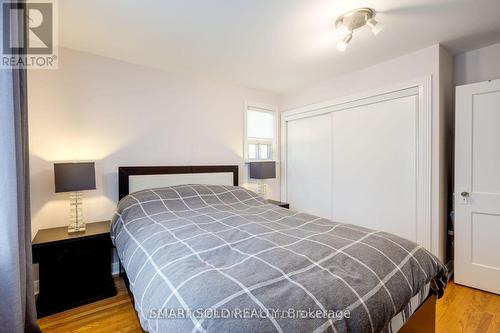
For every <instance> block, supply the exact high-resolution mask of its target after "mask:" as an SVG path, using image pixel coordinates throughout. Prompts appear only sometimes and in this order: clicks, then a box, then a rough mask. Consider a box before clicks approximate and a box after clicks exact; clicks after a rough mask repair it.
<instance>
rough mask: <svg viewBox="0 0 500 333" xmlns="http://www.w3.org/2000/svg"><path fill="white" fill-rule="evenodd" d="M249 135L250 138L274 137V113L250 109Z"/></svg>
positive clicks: (248, 117) (248, 118)
mask: <svg viewBox="0 0 500 333" xmlns="http://www.w3.org/2000/svg"><path fill="white" fill-rule="evenodd" d="M247 136H248V137H249V138H259V139H273V137H274V114H273V113H272V112H264V111H254V110H248V112H247Z"/></svg>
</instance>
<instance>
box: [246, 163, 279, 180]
mask: <svg viewBox="0 0 500 333" xmlns="http://www.w3.org/2000/svg"><path fill="white" fill-rule="evenodd" d="M249 177H250V178H251V179H272V178H276V162H275V161H266V162H250V176H249Z"/></svg>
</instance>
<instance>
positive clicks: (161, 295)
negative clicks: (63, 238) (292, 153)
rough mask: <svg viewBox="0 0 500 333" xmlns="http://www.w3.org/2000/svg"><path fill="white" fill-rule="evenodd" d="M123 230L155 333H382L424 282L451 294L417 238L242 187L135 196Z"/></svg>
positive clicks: (125, 252)
mask: <svg viewBox="0 0 500 333" xmlns="http://www.w3.org/2000/svg"><path fill="white" fill-rule="evenodd" d="M111 234H112V239H113V242H114V243H115V245H116V248H117V251H118V255H119V257H120V260H121V262H122V263H123V265H124V268H125V271H126V273H127V276H128V278H129V281H130V289H131V291H132V292H133V294H134V302H135V307H136V309H137V312H138V313H139V318H140V320H141V324H142V326H143V328H144V329H145V330H147V331H150V332H196V331H199V332H205V331H206V332H323V331H328V332H380V331H382V330H383V329H384V327H385V326H386V325H387V323H388V322H389V321H390V320H391V318H392V317H393V316H394V315H395V314H397V313H398V312H399V311H401V309H403V308H404V307H405V305H406V304H407V303H408V301H409V300H410V298H411V297H412V296H413V295H415V294H417V293H418V292H419V290H420V289H421V288H423V286H424V285H426V284H427V283H429V282H432V285H433V289H434V291H435V292H437V293H441V292H442V291H443V289H444V288H445V286H446V269H445V267H444V266H443V265H442V264H441V263H440V262H439V261H438V260H437V259H436V258H435V257H434V256H433V255H432V254H430V253H429V252H428V251H426V250H425V249H423V248H422V247H420V246H418V245H417V244H415V243H413V242H410V241H408V240H405V239H402V238H400V237H397V236H394V235H392V234H388V233H384V232H380V231H374V230H370V229H366V228H362V227H359V226H355V225H349V224H342V223H337V222H332V221H329V220H326V219H322V218H318V217H315V216H312V215H308V214H304V213H300V212H295V211H292V210H288V209H284V208H280V207H278V206H275V205H271V204H268V203H267V202H266V201H265V200H264V199H262V198H260V197H258V196H257V195H256V194H255V193H253V192H251V191H248V190H246V189H244V188H241V187H232V186H215V185H213V186H206V185H180V186H174V187H166V188H159V189H153V190H145V191H140V192H136V193H133V194H130V195H128V196H126V197H125V198H123V199H122V200H121V201H120V203H119V204H118V208H117V213H116V215H115V216H114V218H113V222H112V230H111Z"/></svg>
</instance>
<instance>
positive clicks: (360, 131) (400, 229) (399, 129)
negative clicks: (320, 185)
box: [332, 95, 417, 242]
mask: <svg viewBox="0 0 500 333" xmlns="http://www.w3.org/2000/svg"><path fill="white" fill-rule="evenodd" d="M332 124H333V132H332V135H333V154H332V172H333V178H332V182H333V184H332V208H333V215H332V219H333V220H334V221H339V222H345V223H351V224H357V225H361V226H364V227H367V228H371V229H376V230H383V231H387V232H390V233H393V234H396V235H398V236H401V237H404V238H406V239H410V240H412V241H415V242H416V241H417V213H416V194H417V184H416V163H415V161H416V158H417V146H416V137H417V97H416V96H414V95H413V96H404V97H397V98H394V99H388V100H385V101H381V102H377V103H371V104H367V105H362V106H359V107H355V108H351V109H347V110H341V111H336V112H333V114H332Z"/></svg>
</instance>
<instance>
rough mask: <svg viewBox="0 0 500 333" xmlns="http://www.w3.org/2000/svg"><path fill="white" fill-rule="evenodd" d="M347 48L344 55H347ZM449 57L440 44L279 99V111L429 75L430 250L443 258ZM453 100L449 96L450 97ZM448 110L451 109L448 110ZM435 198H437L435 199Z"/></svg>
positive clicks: (445, 214) (449, 87)
mask: <svg viewBox="0 0 500 333" xmlns="http://www.w3.org/2000/svg"><path fill="white" fill-rule="evenodd" d="M348 55H349V53H348V51H347V52H346V56H348ZM451 66H452V58H451V56H450V55H449V54H448V52H447V51H446V50H445V49H443V48H442V47H441V46H440V45H433V46H430V47H428V48H425V49H423V50H419V51H417V52H414V53H411V54H408V55H404V56H401V57H398V58H395V59H392V60H389V61H386V62H383V63H380V64H377V65H374V66H371V67H368V68H364V69H361V70H359V71H356V72H352V73H349V74H346V75H342V76H338V77H335V78H332V79H330V80H327V81H324V82H321V83H318V84H316V85H313V86H312V87H309V88H306V89H303V90H301V91H298V92H294V93H290V94H286V95H284V96H282V97H281V99H280V110H282V111H286V110H290V109H294V108H297V107H300V106H304V105H308V104H314V103H319V102H323V101H327V100H333V99H335V98H339V97H344V96H349V95H353V94H356V93H361V92H367V91H370V90H374V89H379V88H383V87H389V88H390V87H391V86H394V85H399V84H400V83H404V82H405V81H409V80H413V79H416V78H421V77H425V76H428V75H432V108H433V119H432V123H433V125H432V127H433V128H432V131H433V137H434V138H438V139H436V140H434V141H433V147H432V178H433V179H439V181H437V182H433V188H432V196H433V198H434V199H433V205H432V250H433V252H434V253H435V254H436V255H437V256H438V257H439V258H440V259H442V260H444V259H445V249H446V218H447V215H448V211H447V196H448V192H447V183H448V179H447V171H448V169H449V161H448V160H447V159H446V158H445V156H446V150H445V149H446V146H447V142H446V140H445V138H446V137H448V136H449V135H448V133H447V131H448V128H449V127H450V125H449V116H448V115H449V113H450V112H452V106H451V105H449V101H450V96H449V95H450V94H451V91H452V87H451V77H452V71H451ZM451 99H452V98H451ZM447 110H451V111H448V112H447ZM435 198H437V199H435Z"/></svg>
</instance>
